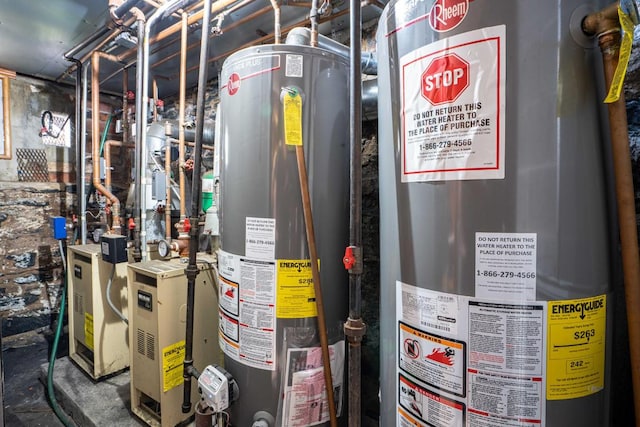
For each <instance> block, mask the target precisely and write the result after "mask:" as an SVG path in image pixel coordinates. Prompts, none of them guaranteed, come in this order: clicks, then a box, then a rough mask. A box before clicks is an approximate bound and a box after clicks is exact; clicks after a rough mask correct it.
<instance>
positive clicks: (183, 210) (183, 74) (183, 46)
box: [178, 13, 189, 222]
mask: <svg viewBox="0 0 640 427" xmlns="http://www.w3.org/2000/svg"><path fill="white" fill-rule="evenodd" d="M181 24H182V32H181V39H180V104H179V112H178V141H179V143H180V145H179V147H178V152H179V154H178V156H179V160H178V164H179V167H178V169H179V176H180V221H181V222H182V221H184V219H185V218H186V217H187V201H186V186H187V180H186V177H185V174H184V163H185V159H184V150H185V148H184V114H185V111H184V110H185V105H184V104H185V103H186V97H187V95H186V94H187V71H186V68H187V37H188V35H187V30H188V25H189V19H188V17H187V14H186V13H183V14H182V22H181Z"/></svg>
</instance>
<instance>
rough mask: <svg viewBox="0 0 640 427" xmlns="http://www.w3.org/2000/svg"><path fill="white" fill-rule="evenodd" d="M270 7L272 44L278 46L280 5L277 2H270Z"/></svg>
mask: <svg viewBox="0 0 640 427" xmlns="http://www.w3.org/2000/svg"><path fill="white" fill-rule="evenodd" d="M271 7H273V34H274V40H273V43H274V44H280V38H281V34H280V5H279V4H278V0H271Z"/></svg>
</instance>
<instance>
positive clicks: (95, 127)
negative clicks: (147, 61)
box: [91, 52, 121, 234]
mask: <svg viewBox="0 0 640 427" xmlns="http://www.w3.org/2000/svg"><path fill="white" fill-rule="evenodd" d="M99 75H100V53H99V52H93V54H92V56H91V141H92V144H91V145H92V149H93V150H92V153H93V154H92V163H93V186H94V187H95V189H96V190H97V191H99V192H100V193H102V194H103V195H104V196H105V197H106V198H107V199H108V200H109V202H110V203H111V218H112V228H113V232H114V233H115V234H120V230H121V221H120V200H118V198H117V197H116V196H115V195H114V194H113V193H112V192H111V191H110V190H109V189H108V188H106V187H105V186H104V185H102V182H100V82H99V79H98V77H99Z"/></svg>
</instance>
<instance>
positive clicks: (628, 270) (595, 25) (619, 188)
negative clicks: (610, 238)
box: [582, 2, 640, 426]
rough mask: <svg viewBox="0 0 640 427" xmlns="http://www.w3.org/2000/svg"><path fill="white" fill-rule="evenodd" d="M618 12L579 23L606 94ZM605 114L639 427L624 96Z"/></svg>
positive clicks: (633, 233)
mask: <svg viewBox="0 0 640 427" xmlns="http://www.w3.org/2000/svg"><path fill="white" fill-rule="evenodd" d="M617 8H618V3H617V2H616V3H614V4H612V5H610V6H609V7H607V8H605V9H603V10H602V11H600V12H598V13H595V14H592V15H589V16H587V17H586V18H585V19H584V21H583V23H582V29H583V31H584V32H585V33H586V34H588V35H597V37H598V44H599V46H600V50H601V51H602V59H603V64H604V75H605V83H606V90H607V91H608V90H609V88H610V86H611V84H612V80H613V75H614V73H615V70H616V68H617V66H618V59H619V52H620V27H619V22H618V13H617ZM608 111H609V131H610V135H611V145H612V154H613V167H614V176H615V188H616V199H617V205H618V222H619V227H620V245H621V251H622V267H623V271H624V289H625V300H626V306H627V324H628V329H629V352H630V359H631V380H632V384H633V396H634V398H633V402H634V409H635V420H636V423H635V425H638V426H640V312H639V311H638V307H640V258H639V257H638V234H637V232H638V228H637V222H636V211H635V200H634V190H633V175H632V172H631V156H630V153H629V134H628V127H627V112H626V105H625V100H624V93H621V95H620V98H619V99H618V100H617V101H615V102H612V103H609V104H608Z"/></svg>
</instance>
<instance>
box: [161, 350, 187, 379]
mask: <svg viewBox="0 0 640 427" xmlns="http://www.w3.org/2000/svg"><path fill="white" fill-rule="evenodd" d="M184 345H185V344H184V340H182V341H178V342H177V343H175V344H171V345H170V346H167V347H165V348H163V349H162V384H163V385H162V389H163V390H164V391H165V392H166V391H169V390H171V389H172V388H174V387H177V386H179V385H180V384H182V383H183V381H184V378H183V377H182V371H183V369H182V367H183V366H182V364H183V362H184Z"/></svg>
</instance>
